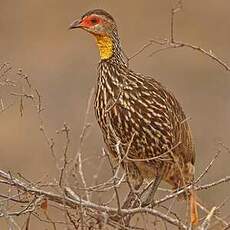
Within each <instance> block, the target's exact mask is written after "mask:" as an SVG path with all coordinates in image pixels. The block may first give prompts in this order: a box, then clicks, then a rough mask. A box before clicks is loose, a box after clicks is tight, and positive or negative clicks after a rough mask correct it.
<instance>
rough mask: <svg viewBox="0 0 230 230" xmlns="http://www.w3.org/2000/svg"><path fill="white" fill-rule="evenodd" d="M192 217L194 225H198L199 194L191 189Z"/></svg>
mask: <svg viewBox="0 0 230 230" xmlns="http://www.w3.org/2000/svg"><path fill="white" fill-rule="evenodd" d="M189 198H190V219H191V223H192V225H197V224H198V221H199V215H198V208H197V196H196V192H195V191H194V190H193V189H192V190H191V191H190V197H189Z"/></svg>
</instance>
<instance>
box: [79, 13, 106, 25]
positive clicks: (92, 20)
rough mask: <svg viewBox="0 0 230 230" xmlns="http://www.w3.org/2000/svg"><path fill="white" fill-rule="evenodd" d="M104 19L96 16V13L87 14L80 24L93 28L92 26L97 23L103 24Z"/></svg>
mask: <svg viewBox="0 0 230 230" xmlns="http://www.w3.org/2000/svg"><path fill="white" fill-rule="evenodd" d="M102 23H103V22H102V19H101V18H99V17H96V16H94V15H90V16H87V17H85V18H83V19H82V21H81V23H80V25H81V26H82V27H85V28H91V27H92V26H95V25H96V24H102Z"/></svg>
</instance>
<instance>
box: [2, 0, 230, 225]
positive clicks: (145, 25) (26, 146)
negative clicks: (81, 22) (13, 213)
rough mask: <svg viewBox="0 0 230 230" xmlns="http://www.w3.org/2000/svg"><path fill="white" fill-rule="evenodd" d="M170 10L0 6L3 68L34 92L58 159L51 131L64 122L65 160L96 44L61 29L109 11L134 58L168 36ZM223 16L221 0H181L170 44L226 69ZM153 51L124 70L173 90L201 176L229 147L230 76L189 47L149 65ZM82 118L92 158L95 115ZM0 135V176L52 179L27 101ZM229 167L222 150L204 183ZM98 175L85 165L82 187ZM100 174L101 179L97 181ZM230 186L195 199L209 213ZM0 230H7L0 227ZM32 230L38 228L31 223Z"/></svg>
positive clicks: (102, 4) (72, 0)
mask: <svg viewBox="0 0 230 230" xmlns="http://www.w3.org/2000/svg"><path fill="white" fill-rule="evenodd" d="M174 3H175V2H173V1H169V0H166V1H160V0H149V1H147V0H145V1H135V3H134V1H130V0H128V1H121V0H117V1H105V0H104V1H102V0H96V1H92V0H84V1H79V0H69V1H64V0H62V1H54V0H46V1H41V0H30V1H29V0H20V1H1V9H0V12H1V13H0V62H1V63H3V62H9V63H11V65H12V66H13V67H15V71H16V69H17V68H18V67H22V68H23V70H24V72H25V73H27V74H28V75H29V76H30V78H31V81H32V82H33V85H34V86H36V87H37V88H38V89H39V91H40V93H41V95H42V101H43V105H44V106H45V108H46V110H45V111H44V112H43V117H44V121H45V122H46V127H47V131H48V134H49V136H52V137H54V138H55V142H56V143H57V152H59V157H61V153H62V145H63V142H64V141H63V138H61V137H60V135H57V134H56V130H58V129H60V128H61V127H62V126H63V122H67V124H68V125H69V126H70V127H71V150H72V153H74V152H76V151H77V148H78V146H79V136H80V133H81V129H82V126H83V121H84V114H85V110H86V107H87V100H88V96H89V92H90V90H91V88H92V87H93V86H94V85H95V82H96V66H97V63H98V61H99V57H98V51H97V48H96V45H95V42H94V39H93V38H92V37H91V36H90V35H89V34H87V33H85V32H83V31H80V30H75V31H68V30H67V28H68V25H69V24H70V23H71V22H72V21H73V20H74V19H76V18H78V17H80V16H81V15H82V14H83V13H85V12H86V11H87V10H89V9H93V8H103V9H106V10H108V11H109V12H110V13H111V14H112V15H113V16H114V18H115V19H116V21H117V24H118V27H119V32H120V36H121V39H122V44H123V47H124V49H125V51H126V53H127V54H128V55H132V54H133V53H135V52H136V51H137V50H138V49H140V48H141V47H142V46H143V45H144V44H145V43H146V42H148V41H149V40H150V39H151V38H165V37H168V34H169V22H170V9H171V7H172V6H173V4H174ZM229 10H230V2H228V1H224V0H219V1H215V0H209V1H208V0H203V1H184V4H183V10H182V11H181V12H179V13H178V14H177V16H176V18H175V23H176V28H175V33H176V36H175V38H176V39H177V40H181V41H184V42H188V43H191V44H195V45H198V46H201V47H203V48H204V49H206V50H212V51H213V52H214V53H215V54H216V55H217V56H219V57H221V58H223V60H225V61H226V62H228V63H229V64H230V43H229V41H230V20H229ZM157 48H159V47H158V46H156V45H153V46H152V47H150V48H148V49H147V50H146V51H145V52H143V53H142V54H141V55H139V56H137V57H136V58H135V59H133V60H132V61H131V63H130V66H131V67H132V68H133V69H134V70H135V71H138V72H142V73H144V74H147V75H151V76H153V77H155V78H156V79H158V80H160V81H161V82H162V83H163V84H164V85H165V86H167V88H169V89H171V90H172V91H173V92H174V94H175V95H176V96H177V98H178V100H179V101H180V102H181V103H182V105H183V107H184V110H185V111H186V113H187V115H188V116H190V117H191V118H192V119H191V121H190V124H191V127H192V131H193V136H194V141H195V144H196V150H197V161H196V167H197V175H199V173H200V172H202V170H203V169H204V168H205V167H206V165H207V164H208V163H209V161H210V160H211V159H212V157H213V155H214V154H215V153H216V151H217V149H218V144H217V143H218V142H219V141H221V142H223V143H225V144H226V145H227V146H230V142H229V137H230V123H229V117H230V106H229V103H230V93H229V90H230V72H227V71H225V70H224V69H223V68H222V67H221V66H220V65H218V64H216V63H215V62H214V61H213V60H211V59H209V58H208V57H206V56H204V55H201V54H200V53H197V52H195V51H192V50H189V49H186V48H182V49H172V50H167V51H164V52H162V53H159V54H156V55H154V56H153V57H149V54H151V52H152V51H154V50H155V49H157ZM10 76H12V77H14V74H13V73H11V75H10ZM11 91H14V89H12V90H11ZM8 93H9V91H7V90H5V89H4V88H3V87H1V88H0V98H2V99H3V100H4V102H5V103H6V104H7V103H8V102H10V101H11V100H15V98H14V99H12V96H11V97H10V96H9V95H8ZM89 120H90V122H92V126H93V128H91V129H90V132H89V133H88V136H87V140H86V141H85V144H84V148H83V150H84V151H83V158H86V157H87V158H92V159H94V158H96V157H95V156H97V154H98V153H100V152H101V147H102V146H103V143H102V139H101V134H100V131H99V127H98V125H97V123H96V121H95V119H94V113H93V110H92V109H91V112H90V118H89ZM0 127H1V128H0V168H1V169H4V170H11V171H13V172H15V173H16V172H20V173H22V174H23V175H24V176H25V177H26V178H29V179H30V180H33V181H37V180H39V179H40V178H42V177H43V176H44V175H49V178H52V176H54V175H56V169H55V164H54V162H53V158H52V157H51V155H50V153H49V149H48V147H47V144H46V142H45V140H44V138H43V136H42V134H41V132H40V131H39V119H38V116H37V114H36V112H35V111H34V109H33V107H32V106H31V104H30V103H26V105H25V110H24V116H23V117H20V115H19V104H16V105H15V106H13V107H11V108H10V109H9V110H8V111H6V112H4V113H1V114H0ZM229 160H230V155H229V154H228V153H226V152H224V151H223V153H222V155H221V156H220V157H219V158H218V160H217V161H216V162H215V166H214V167H213V168H212V169H211V170H210V172H209V173H208V175H206V177H205V178H204V179H203V183H205V182H211V181H214V180H215V179H218V178H220V177H223V176H225V175H229V174H230V168H229V162H230V161H229ZM95 167H96V165H95V164H92V163H85V164H84V170H85V171H87V178H86V179H87V183H88V184H90V183H91V182H92V176H93V173H94V172H95ZM104 174H105V172H102V173H101V174H100V177H101V178H102V180H103V178H104V177H103V175H104ZM229 188H230V186H229V184H228V185H227V184H226V185H221V186H219V187H216V188H213V189H211V190H209V191H205V192H201V193H199V197H200V198H201V200H202V202H203V204H205V205H206V206H207V208H211V207H212V206H214V205H218V204H219V203H220V202H221V201H223V199H224V198H225V197H227V196H228V195H229ZM227 210H230V204H229V203H227V204H226V206H225V207H224V208H223V209H222V211H223V212H225V214H226V215H227V214H228V211H227ZM36 224H37V225H36ZM0 226H3V228H1V227H0V228H1V229H7V227H6V225H5V224H4V221H3V220H2V219H0ZM35 226H37V228H36V227H35ZM32 229H43V228H40V227H39V223H35V225H34V227H33V228H32ZM44 229H45V228H44ZM48 229H49V228H48Z"/></svg>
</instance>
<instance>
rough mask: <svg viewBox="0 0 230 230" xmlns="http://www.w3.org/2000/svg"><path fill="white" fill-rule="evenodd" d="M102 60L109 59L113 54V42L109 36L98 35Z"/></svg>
mask: <svg viewBox="0 0 230 230" xmlns="http://www.w3.org/2000/svg"><path fill="white" fill-rule="evenodd" d="M96 39H97V46H98V48H99V52H100V57H101V59H102V60H103V59H108V58H110V57H111V56H112V54H113V41H112V39H111V38H110V37H108V36H102V35H96Z"/></svg>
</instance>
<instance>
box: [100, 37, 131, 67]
mask: <svg viewBox="0 0 230 230" xmlns="http://www.w3.org/2000/svg"><path fill="white" fill-rule="evenodd" d="M96 42H97V46H98V49H99V53H100V58H101V60H109V59H110V60H113V59H114V61H116V62H119V63H122V64H126V62H127V60H126V57H125V54H124V52H123V51H122V48H121V44H120V40H119V38H118V35H117V34H116V36H107V35H96Z"/></svg>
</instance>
